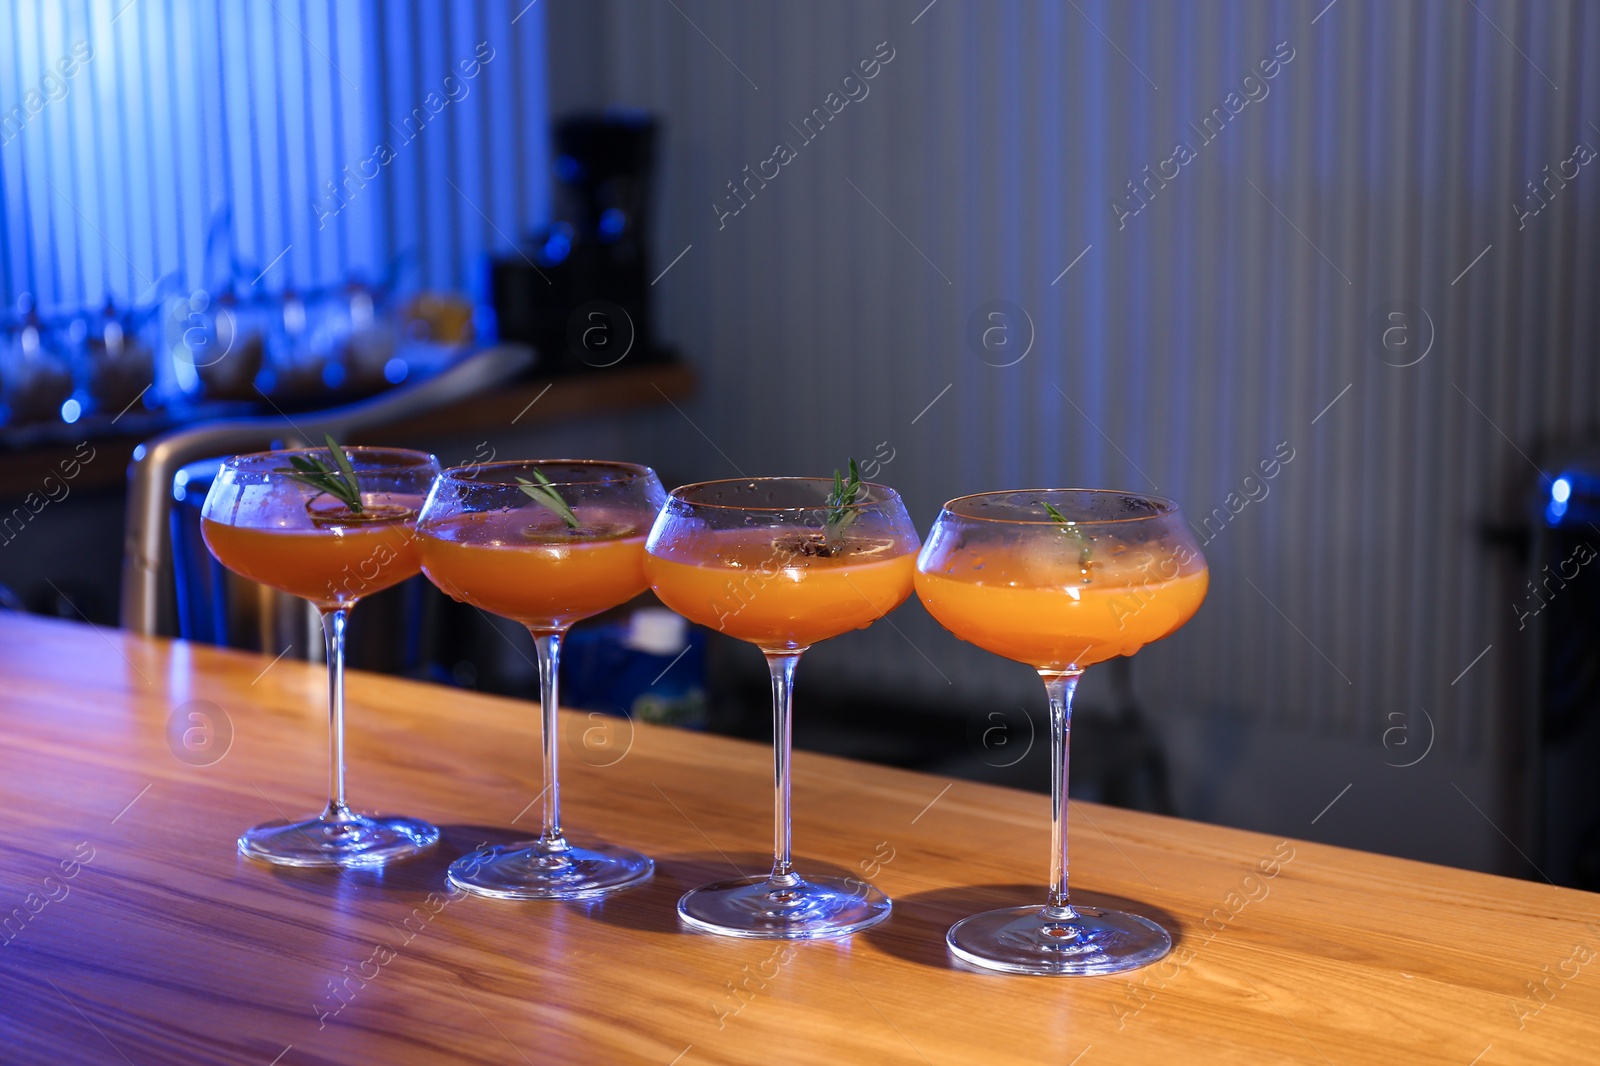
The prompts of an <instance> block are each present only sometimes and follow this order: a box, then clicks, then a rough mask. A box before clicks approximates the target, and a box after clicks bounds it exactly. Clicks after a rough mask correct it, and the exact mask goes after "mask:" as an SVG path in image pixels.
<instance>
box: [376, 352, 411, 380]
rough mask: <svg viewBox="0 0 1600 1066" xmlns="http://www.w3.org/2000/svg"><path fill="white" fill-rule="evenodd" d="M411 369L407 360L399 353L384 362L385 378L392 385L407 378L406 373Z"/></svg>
mask: <svg viewBox="0 0 1600 1066" xmlns="http://www.w3.org/2000/svg"><path fill="white" fill-rule="evenodd" d="M410 370H411V368H410V367H409V366H407V365H406V361H405V360H404V359H402V358H400V357H399V356H398V355H397V356H395V357H394V358H393V359H391V360H389V361H388V362H387V363H384V364H383V379H384V380H385V381H387V382H388V383H389V384H391V385H398V384H400V383H401V382H402V381H404V380H405V379H406V374H407V373H409V372H410Z"/></svg>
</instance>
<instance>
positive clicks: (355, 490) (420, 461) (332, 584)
mask: <svg viewBox="0 0 1600 1066" xmlns="http://www.w3.org/2000/svg"><path fill="white" fill-rule="evenodd" d="M325 440H326V443H327V447H326V448H299V449H293V450H289V451H278V452H259V453H257V454H254V455H236V456H234V457H233V458H231V459H228V460H226V461H224V462H223V463H222V464H221V466H220V467H219V468H218V470H217V475H216V477H215V478H213V479H212V482H211V486H210V488H209V489H208V490H207V492H206V501H205V505H204V506H203V507H202V508H201V512H200V532H201V536H202V537H204V539H205V542H206V547H207V548H209V549H210V550H211V554H212V555H213V556H215V557H216V559H217V561H218V562H219V563H221V564H222V565H223V566H225V567H227V568H228V569H229V570H231V571H233V572H234V573H236V574H239V575H240V576H241V577H245V578H248V579H249V580H251V581H255V582H258V583H260V584H262V585H266V586H268V587H270V588H275V589H278V590H279V591H281V592H287V593H289V594H290V595H292V596H299V597H300V598H302V599H305V600H309V601H310V602H311V603H312V604H313V605H314V606H315V607H316V608H317V611H318V613H319V614H320V615H321V616H322V632H323V638H324V643H325V645H326V650H327V663H328V739H329V752H328V805H327V807H325V808H324V809H323V812H322V813H321V814H320V815H317V816H315V817H312V818H304V819H300V820H297V821H284V822H269V823H267V824H265V825H258V826H255V827H254V828H252V829H249V830H247V831H246V832H245V833H244V834H243V835H242V836H240V837H239V850H240V852H241V853H243V854H245V855H247V856H249V857H251V858H254V859H261V860H263V861H265V862H271V863H277V864H279V865H284V866H359V867H365V866H382V865H384V864H385V863H388V862H392V861H394V860H397V859H403V858H407V857H410V856H412V855H416V854H418V853H419V852H421V851H424V850H426V849H427V848H429V847H432V846H433V844H435V843H436V842H437V841H438V839H439V830H438V829H437V828H435V827H434V826H432V825H429V824H428V823H426V822H422V821H419V820H417V819H415V818H405V817H402V816H399V815H382V816H379V815H368V814H363V813H361V812H359V811H353V810H351V809H350V807H349V805H348V804H347V803H346V802H345V790H344V638H345V625H346V623H347V621H348V620H349V616H350V612H351V610H352V609H354V607H355V605H356V604H357V603H358V602H359V601H360V600H361V599H362V598H363V597H365V596H368V595H370V594H372V593H374V592H381V591H382V590H384V589H386V588H389V587H391V586H393V585H397V584H399V583H400V582H402V581H404V580H406V579H407V578H409V577H415V576H416V574H417V571H418V568H419V566H420V563H419V561H418V556H417V549H416V543H415V541H416V533H415V531H414V526H415V524H416V520H417V514H418V512H419V511H420V510H421V508H422V501H423V497H424V496H425V495H426V494H427V492H428V491H429V488H430V487H431V485H432V484H433V478H434V475H435V474H437V473H438V471H439V463H438V461H437V460H436V459H434V457H433V456H431V455H428V454H427V453H426V452H413V451H407V450H405V449H401V448H342V447H340V446H339V445H338V444H337V443H336V442H335V441H334V440H333V438H332V437H331V436H330V437H326V438H325ZM287 650H288V649H285V651H287Z"/></svg>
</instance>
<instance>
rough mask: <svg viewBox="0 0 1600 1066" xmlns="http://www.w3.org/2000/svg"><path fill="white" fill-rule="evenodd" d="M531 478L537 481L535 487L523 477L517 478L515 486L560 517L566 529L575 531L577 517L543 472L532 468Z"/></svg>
mask: <svg viewBox="0 0 1600 1066" xmlns="http://www.w3.org/2000/svg"><path fill="white" fill-rule="evenodd" d="M533 476H534V477H536V478H538V479H539V483H538V484H537V485H535V484H534V483H533V482H531V481H529V480H528V479H527V478H525V477H519V478H517V484H519V485H521V486H522V491H523V492H525V493H527V494H528V495H529V496H531V497H532V498H533V499H535V500H538V501H539V502H540V503H542V504H544V505H545V506H546V507H548V508H550V510H552V511H554V512H555V513H556V514H558V515H560V516H561V520H562V521H563V522H565V523H566V524H567V528H568V529H577V528H578V516H577V515H575V514H573V513H572V508H570V507H568V506H567V501H566V500H563V499H562V498H561V493H559V492H557V491H556V490H555V485H554V483H553V482H552V481H551V480H550V479H549V478H547V477H545V476H544V471H542V470H540V469H539V468H538V467H534V468H533Z"/></svg>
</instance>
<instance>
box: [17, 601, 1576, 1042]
mask: <svg viewBox="0 0 1600 1066" xmlns="http://www.w3.org/2000/svg"><path fill="white" fill-rule="evenodd" d="M806 699H807V693H806V684H805V676H804V669H803V668H802V671H801V678H800V684H799V691H798V696H797V705H796V706H797V713H799V714H805V713H806ZM322 700H323V676H322V674H321V673H320V671H319V670H318V669H317V668H316V667H312V666H308V665H305V664H302V663H296V662H291V661H287V660H285V661H282V662H279V663H277V664H275V665H274V664H270V663H269V660H267V659H265V658H261V657H256V656H249V655H242V654H237V653H232V652H224V651H218V650H215V649H210V648H204V647H198V646H189V645H185V644H182V643H171V642H165V641H156V640H146V639H140V638H136V637H131V636H128V635H126V634H122V633H119V632H116V631H110V630H94V629H91V628H89V627H87V626H81V625H74V624H68V623H62V622H51V621H44V620H40V619H34V618H27V617H19V616H6V617H3V618H0V811H3V815H0V918H3V919H4V933H3V935H0V1061H3V1062H5V1063H74V1064H77V1063H85V1064H98V1063H108V1064H119V1063H124V1062H126V1063H131V1064H135V1066H155V1064H182V1063H241V1064H254V1066H273V1064H276V1066H303V1064H312V1063H381V1064H388V1063H434V1062H439V1063H483V1064H490V1063H493V1064H503V1063H512V1064H515V1063H547V1062H562V1063H565V1062H573V1063H612V1062H616V1063H646V1064H653V1066H671V1064H676V1066H698V1064H708V1063H776V1062H785V1063H856V1062H860V1063H874V1064H886V1063H932V1064H945V1063H951V1064H956V1063H1002V1064H1005V1063H1053V1064H1058V1066H1073V1064H1075V1066H1099V1064H1101V1063H1119V1062H1160V1063H1168V1064H1170V1063H1182V1064H1184V1066H1190V1064H1195V1063H1213V1062H1215V1063H1230V1064H1232V1063H1246V1062H1270V1063H1278V1062H1302V1063H1326V1064H1329V1066H1354V1064H1358V1063H1373V1064H1383V1066H1392V1064H1396V1063H1407V1064H1410V1063H1439V1064H1446V1066H1469V1064H1477V1066H1495V1064H1505V1063H1550V1064H1557V1063H1559V1064H1569V1063H1592V1062H1595V1061H1596V1060H1597V1058H1600V959H1597V958H1596V953H1597V952H1600V901H1597V897H1595V896H1591V895H1588V894H1584V893H1579V892H1574V891H1569V890H1564V889H1557V888H1553V887H1550V886H1548V885H1542V884H1531V883H1524V882H1519V881H1511V880H1507V879H1503V878H1497V877H1490V876H1487V875H1483V874H1477V873H1469V872H1463V871H1459V870H1451V869H1446V868H1443V867H1437V866H1429V865H1423V864H1419V863H1414V862H1407V861H1402V860H1398V859H1392V858H1385V857H1380V856H1375V855H1368V854H1363V853H1360V852H1353V851H1347V850H1342V849H1339V848H1331V847H1324V846H1320V845H1315V844H1308V843H1305V842H1303V841H1298V840H1280V839H1278V838H1274V837H1269V836H1263V835H1259V834H1255V833H1246V832H1240V831H1235V830H1230V829H1222V828H1217V827H1214V826H1206V825H1200V824H1196V823H1192V822H1185V821H1180V820H1175V819H1168V818H1160V817H1154V816H1150V815H1144V814H1137V813H1130V812H1125V811H1118V810H1113V809H1108V808H1102V807H1096V806H1091V805H1081V806H1079V805H1075V806H1074V811H1073V818H1074V821H1073V824H1072V839H1073V846H1074V851H1073V864H1072V869H1073V884H1074V888H1075V889H1076V895H1077V897H1078V898H1079V899H1080V900H1082V901H1086V902H1100V903H1114V904H1120V905H1124V906H1126V907H1129V908H1132V909H1135V910H1138V911H1140V912H1142V913H1144V914H1148V915H1150V916H1152V917H1154V918H1156V919H1157V920H1159V921H1161V922H1162V923H1163V924H1164V925H1166V927H1167V928H1168V929H1169V930H1171V931H1172V932H1173V934H1174V939H1175V941H1176V947H1175V950H1174V953H1173V954H1172V955H1171V956H1169V958H1168V960H1167V961H1165V962H1164V963H1161V964H1158V965H1156V966H1153V967H1150V968H1148V969H1145V970H1143V971H1137V972H1135V973H1133V974H1130V975H1121V976H1115V977H1102V978H1090V979H1047V978H1024V977H1005V976H999V975H994V974H987V973H978V972H973V971H968V970H963V969H958V968H955V967H954V966H953V965H952V963H951V961H950V960H949V958H948V957H947V956H946V953H945V948H944V944H943V935H944V931H945V929H946V928H947V927H948V926H949V924H950V923H951V922H953V921H955V920H956V919H958V918H961V917H963V916H965V915H967V914H970V913H972V912H974V911H977V910H982V909H986V908H992V907H996V906H1002V905H1009V904H1016V903H1024V902H1033V901H1037V900H1039V899H1040V898H1041V894H1042V888H1041V886H1040V882H1041V881H1042V880H1043V878H1044V876H1045V872H1046V871H1045V862H1044V860H1045V857H1046V850H1047V847H1048V839H1049V823H1048V809H1047V808H1048V802H1047V799H1046V798H1045V797H1044V796H1040V795H1032V794H1027V793H1022V792H1016V791H1011V790H1007V789H1002V788H996V787H992V786H986V785H978V784H969V783H966V782H961V781H956V782H951V781H948V780H945V779H941V778H936V777H930V776H926V775H921V774H916V773H909V772H905V771H900V770H894V769H886V768H882V767H876V766H869V765H864V764H860V763H855V762H850V761H846V760H842V759H835V758H826V757H821V756H816V755H809V754H804V753H802V754H800V755H798V756H797V757H796V759H795V790H794V794H795V850H796V854H797V856H798V858H799V860H800V862H801V864H802V869H803V870H813V871H824V870H831V871H834V872H837V873H854V874H856V875H857V876H864V877H868V878H869V879H870V880H872V881H873V882H874V883H875V884H877V885H878V886H879V887H880V888H882V889H884V890H885V891H886V892H888V893H889V895H890V896H892V897H893V898H894V900H895V910H894V914H893V916H892V917H891V918H890V919H889V921H888V922H887V923H885V924H884V925H882V926H880V927H878V928H876V929H874V930H870V931H868V932H866V933H864V934H860V935H858V936H856V937H855V938H854V939H852V940H846V941H841V942H831V943H811V944H781V943H776V944H775V943H772V942H751V941H732V940H725V939H719V938H714V937H707V936H703V935H696V934H690V933H687V932H685V931H683V930H681V929H680V928H679V927H678V924H677V921H676V918H675V914H674V911H673V905H674V903H675V901H676V899H677V897H678V896H679V895H680V894H681V893H682V892H683V891H684V890H686V889H688V888H690V887H693V886H695V885H697V884H700V883H702V882H704V881H707V880H709V879H712V878H718V877H723V876H728V875H731V874H732V873H733V872H734V871H735V870H736V869H737V870H738V871H741V872H760V871H762V870H764V869H765V867H766V865H767V861H768V860H767V856H766V854H765V852H764V848H765V846H766V844H767V841H768V839H769V825H770V802H771V800H770V784H769V783H770V774H771V765H770V756H769V753H768V750H767V749H766V748H764V747H762V746H759V745H753V744H748V743H743V742H737V741H733V740H728V739H723V738H717V737H709V736H704V735H697V734H692V733H686V732H680V731H675V730H670V729H664V728H652V727H648V726H643V725H641V726H638V727H636V728H633V729H631V730H630V729H629V728H628V726H627V725H626V723H619V722H616V721H612V722H609V723H608V722H606V721H603V720H601V721H596V720H591V719H590V718H588V717H587V716H584V715H579V714H567V715H566V716H565V720H564V722H563V729H564V732H565V735H564V738H563V749H562V750H563V755H564V758H565V773H564V778H563V785H564V791H565V797H564V799H565V804H566V816H567V818H566V820H567V822H568V824H569V827H570V828H571V829H572V830H573V833H574V835H575V836H579V837H582V836H583V835H584V834H586V833H588V834H598V835H600V836H603V837H606V838H609V839H612V840H616V841H618V842H622V843H626V844H629V845H632V846H635V847H639V848H641V849H643V850H645V851H646V852H647V853H649V854H651V855H653V856H654V857H655V859H656V860H657V863H658V868H657V874H656V877H655V879H654V881H653V882H651V883H650V884H648V885H646V886H644V887H643V888H641V889H638V890H636V891H633V892H631V893H627V894H624V895H620V896H617V897H614V898H612V899H611V900H609V901H606V902H603V903H599V904H590V905H579V904H549V903H526V904H507V903H501V902H498V901H490V900H483V899H477V898H458V897H456V896H454V895H452V894H449V893H446V892H445V889H444V881H443V871H444V867H445V865H446V864H447V863H448V862H449V860H451V859H452V858H454V857H455V856H457V855H459V854H461V853H462V852H463V851H465V850H467V849H470V848H471V847H473V846H475V845H477V844H479V843H480V842H482V841H485V840H496V841H498V840H508V839H512V838H514V837H519V836H525V835H528V833H529V832H531V830H532V829H533V827H534V826H535V825H536V824H537V819H538V810H537V807H535V806H532V801H533V800H534V799H535V797H536V796H537V794H538V791H539V788H540V784H539V782H538V780H537V774H538V771H537V733H536V730H537V725H536V719H535V716H534V714H533V711H532V708H531V707H529V706H527V705H524V704H521V703H518V702H515V701H510V700H504V699H496V698H490V697H484V696H477V695H472V694H467V693H462V692H457V691H452V690H448V689H443V688H436V687H432V686H427V685H420V684H416V683H412V682H406V681H401V680H396V679H392V678H384V677H376V676H365V675H355V676H352V678H351V679H350V745H349V748H350V785H351V791H352V797H353V799H354V801H355V802H356V804H357V805H358V806H362V807H365V808H367V809H373V808H376V809H379V810H387V811H402V812H404V813H407V814H412V815H417V816H420V817H424V818H429V819H432V820H433V821H435V822H436V823H437V824H439V825H440V826H442V827H443V828H444V841H443V843H442V844H441V845H440V846H439V847H438V848H437V849H436V851H435V853H433V854H431V855H429V856H427V857H425V858H423V859H420V860H417V861H415V862H413V863H410V864H407V865H404V866H398V867H392V868H390V869H389V870H388V871H386V872H383V873H381V874H380V873H358V872H308V871H285V870H277V869H272V868H268V867H264V866H260V865H255V864H252V863H250V862H248V861H246V860H244V859H242V858H240V857H239V856H238V854H237V853H236V852H235V850H234V839H235V837H236V836H237V834H238V832H239V830H240V829H242V828H244V827H245V826H247V825H250V824H252V823H254V822H257V821H262V820H266V819H270V818H272V817H275V816H277V815H278V813H279V812H280V811H282V812H284V813H286V814H291V815H296V816H298V815H301V814H303V813H307V812H310V811H312V810H315V809H318V808H319V807H320V805H321V802H322V795H321V792H320V788H321V785H322V783H323V780H324V768H325V763H324V759H325V725H324V723H325V716H324V712H323V709H322ZM195 713H199V714H202V715H205V716H207V717H206V718H204V719H196V718H192V717H190V716H191V715H193V714H195ZM207 722H209V723H210V728H211V729H212V730H213V731H212V732H211V734H210V738H211V741H212V744H211V746H210V747H209V748H207V747H206V745H205V741H206V734H205V732H204V730H205V729H206V727H207V726H206V723H207ZM608 726H609V728H608ZM185 729H200V730H202V732H200V733H191V734H190V735H189V736H188V737H187V741H188V743H187V745H186V744H185V737H184V736H183V730H185ZM226 734H231V736H227V735H226ZM513 823H515V824H513Z"/></svg>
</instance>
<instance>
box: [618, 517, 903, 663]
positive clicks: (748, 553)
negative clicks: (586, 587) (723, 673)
mask: <svg viewBox="0 0 1600 1066" xmlns="http://www.w3.org/2000/svg"><path fill="white" fill-rule="evenodd" d="M809 543H816V541H815V539H814V538H813V539H812V540H811V541H808V540H806V539H798V540H797V539H796V538H794V537H792V536H787V535H784V534H779V535H774V534H773V533H772V532H771V531H770V530H760V529H757V530H746V529H729V530H719V531H716V532H714V533H711V534H709V535H708V537H707V539H706V543H705V544H704V545H703V546H702V548H701V549H700V552H702V553H703V554H700V555H699V558H700V560H701V561H695V562H685V561H679V560H676V559H667V558H660V557H657V556H654V555H652V556H649V557H647V559H646V560H645V573H646V575H647V576H648V577H649V579H650V584H651V586H652V587H654V588H655V590H656V595H657V596H659V597H661V602H662V603H665V604H666V605H667V606H668V607H671V608H672V609H673V610H674V611H677V612H678V613H679V614H681V615H683V616H684V617H685V618H688V619H690V620H692V621H695V622H699V623H701V624H702V625H707V626H711V627H712V628H713V629H716V630H719V631H721V632H723V633H726V634H727V635H728V636H730V637H737V638H738V639H740V640H746V641H749V642H750V643H751V644H754V645H756V646H757V647H758V648H761V649H763V650H768V649H771V650H792V649H799V648H807V647H810V646H811V645H812V644H815V643H816V642H817V641H819V640H826V639H827V638H829V637H835V636H838V635H839V634H840V633H844V632H847V631H849V630H852V629H865V628H866V627H867V626H869V625H871V624H872V623H873V622H876V621H877V620H878V619H879V618H882V617H883V616H884V615H886V614H888V613H889V612H890V611H892V610H894V609H895V608H896V607H898V606H900V604H901V603H903V602H904V601H905V599H906V597H907V596H909V595H910V594H911V587H912V586H911V579H912V567H913V564H914V561H915V558H916V549H915V547H914V546H912V547H909V548H908V547H907V546H905V545H897V544H896V542H895V541H894V540H892V539H889V538H884V537H879V538H872V537H863V538H860V539H846V540H844V541H843V543H842V544H841V545H840V548H839V551H838V552H837V553H830V554H828V555H820V554H811V555H807V554H805V548H806V546H807V545H808V544H809Z"/></svg>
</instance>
